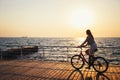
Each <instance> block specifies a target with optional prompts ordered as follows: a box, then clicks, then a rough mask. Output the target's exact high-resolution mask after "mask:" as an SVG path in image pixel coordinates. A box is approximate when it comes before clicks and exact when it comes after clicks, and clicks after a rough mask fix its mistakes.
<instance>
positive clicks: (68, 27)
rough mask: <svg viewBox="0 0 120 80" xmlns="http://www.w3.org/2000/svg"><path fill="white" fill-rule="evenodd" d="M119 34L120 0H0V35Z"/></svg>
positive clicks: (119, 35)
mask: <svg viewBox="0 0 120 80" xmlns="http://www.w3.org/2000/svg"><path fill="white" fill-rule="evenodd" d="M87 29H90V30H91V31H92V33H93V35H94V36H95V37H120V0H0V37H22V36H28V37H85V36H86V33H85V31H86V30H87Z"/></svg>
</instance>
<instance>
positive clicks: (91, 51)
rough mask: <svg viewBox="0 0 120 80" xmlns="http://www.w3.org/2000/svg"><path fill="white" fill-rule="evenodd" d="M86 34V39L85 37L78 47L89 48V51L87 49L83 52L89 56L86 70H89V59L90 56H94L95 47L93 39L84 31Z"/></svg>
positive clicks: (89, 32) (88, 31)
mask: <svg viewBox="0 0 120 80" xmlns="http://www.w3.org/2000/svg"><path fill="white" fill-rule="evenodd" d="M86 34H87V37H86V39H85V41H84V42H83V43H82V44H81V45H80V46H78V47H85V46H87V45H89V46H90V49H87V50H86V51H85V52H86V53H87V54H89V66H88V67H87V68H88V69H90V66H91V62H90V61H91V57H90V56H92V55H94V52H95V51H97V45H96V42H95V40H94V37H93V35H92V33H91V31H90V30H89V29H88V30H86Z"/></svg>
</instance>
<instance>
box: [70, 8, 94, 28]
mask: <svg viewBox="0 0 120 80" xmlns="http://www.w3.org/2000/svg"><path fill="white" fill-rule="evenodd" d="M70 22H71V24H72V25H73V26H76V27H79V28H87V27H88V26H92V24H93V13H92V12H91V11H90V10H88V9H79V10H75V11H73V12H72V14H71V18H70Z"/></svg>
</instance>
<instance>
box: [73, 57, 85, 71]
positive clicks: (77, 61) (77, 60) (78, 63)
mask: <svg viewBox="0 0 120 80" xmlns="http://www.w3.org/2000/svg"><path fill="white" fill-rule="evenodd" d="M71 65H72V66H73V67H74V68H75V69H80V68H82V67H83V66H84V61H83V59H82V58H81V57H80V56H79V55H74V56H72V58H71Z"/></svg>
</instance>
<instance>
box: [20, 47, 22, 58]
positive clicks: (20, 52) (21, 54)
mask: <svg viewBox="0 0 120 80" xmlns="http://www.w3.org/2000/svg"><path fill="white" fill-rule="evenodd" d="M20 48H21V52H20V53H21V59H23V50H22V46H20Z"/></svg>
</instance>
